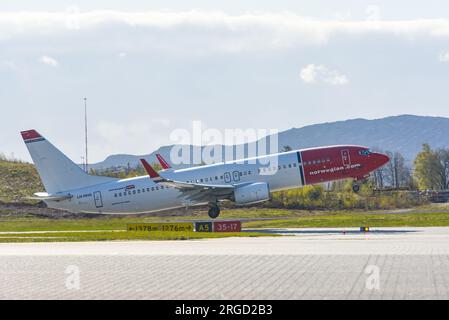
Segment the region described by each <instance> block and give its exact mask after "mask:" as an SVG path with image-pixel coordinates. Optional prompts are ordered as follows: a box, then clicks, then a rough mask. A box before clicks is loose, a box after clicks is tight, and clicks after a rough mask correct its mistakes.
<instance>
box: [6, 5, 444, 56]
mask: <svg viewBox="0 0 449 320" xmlns="http://www.w3.org/2000/svg"><path fill="white" fill-rule="evenodd" d="M367 13H368V14H369V16H368V19H367V20H359V21H357V20H343V21H342V20H338V19H328V20H318V19H311V18H306V17H303V16H299V15H297V14H292V13H288V12H286V13H248V14H240V15H231V14H226V13H223V12H210V11H182V12H171V11H163V12H159V11H147V12H123V11H105V10H103V11H100V10H99V11H88V12H79V11H77V10H71V11H70V10H69V11H64V12H31V11H30V12H2V13H0V43H2V42H4V41H8V40H10V39H22V38H24V40H27V39H28V37H29V36H32V37H33V40H34V41H38V40H39V39H41V38H44V39H49V38H51V39H52V40H53V42H57V41H59V40H61V39H63V40H65V41H70V40H72V38H70V39H69V38H68V37H73V38H79V39H82V41H84V42H87V41H90V42H89V43H88V45H86V46H84V47H83V46H80V48H78V47H75V48H74V50H83V49H82V48H88V49H89V50H92V49H94V48H102V47H104V44H105V42H104V39H107V40H108V41H107V43H108V46H109V47H110V46H112V47H114V46H115V47H114V49H116V50H117V52H122V50H123V49H126V50H127V51H126V52H129V51H130V50H133V49H135V50H137V49H136V48H138V49H139V50H148V49H157V50H163V51H172V52H180V51H183V52H181V53H184V52H186V51H187V52H200V53H204V52H210V51H221V52H223V51H224V52H238V51H256V50H263V49H273V48H276V49H284V48H289V47H294V46H304V45H321V44H324V43H327V41H328V40H329V39H331V38H332V37H334V36H341V35H349V36H351V35H357V36H359V35H370V34H372V35H379V34H387V35H394V36H401V37H404V38H406V39H415V38H419V37H449V20H448V19H415V20H388V21H387V20H378V19H379V18H380V10H378V8H377V7H369V10H368V11H367ZM122 31H124V32H126V34H127V38H129V39H128V40H127V41H124V40H123V38H121V37H115V36H114V35H117V34H120V32H122ZM136 38H137V39H136ZM99 40H100V41H99ZM136 43H137V44H138V45H136ZM132 44H134V45H132ZM109 49H110V48H107V49H104V50H109ZM128 49H129V50H128ZM86 50H87V49H86Z"/></svg>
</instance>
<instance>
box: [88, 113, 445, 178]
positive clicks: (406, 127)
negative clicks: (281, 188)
mask: <svg viewBox="0 0 449 320" xmlns="http://www.w3.org/2000/svg"><path fill="white" fill-rule="evenodd" d="M448 132H449V118H445V117H441V116H418V115H413V114H404V115H397V116H389V117H385V118H380V119H372V120H370V119H364V118H356V119H348V120H340V121H335V122H325V123H318V124H312V125H307V126H304V127H300V128H291V129H288V130H285V131H282V132H280V133H279V135H278V137H279V143H278V146H279V149H280V150H281V149H282V148H283V146H286V145H288V146H290V147H291V148H293V149H301V148H310V147H318V146H324V145H335V144H356V145H363V146H367V147H371V148H376V149H378V150H382V151H384V150H385V151H387V150H388V151H392V152H400V153H401V154H402V155H403V156H404V158H405V159H406V161H407V162H408V163H412V162H413V160H414V158H415V156H416V154H417V153H418V152H419V151H420V150H421V147H422V144H423V143H429V144H430V145H431V146H432V147H433V148H449V139H448V138H447V137H446V136H447V133H448ZM173 146H175V145H170V146H162V147H160V148H159V149H157V150H155V151H154V152H152V153H151V154H146V155H129V154H117V155H111V156H108V157H107V158H106V159H105V160H104V161H102V162H98V163H95V164H91V165H90V167H91V168H94V169H97V170H104V169H107V168H110V167H114V166H128V163H129V166H130V167H135V166H137V165H138V164H139V163H140V162H139V161H140V158H142V157H143V158H145V159H147V160H149V161H151V162H156V157H155V155H156V153H160V154H162V155H163V156H164V157H165V158H166V159H167V160H169V155H170V150H171V148H172V147H173ZM189 147H190V150H193V148H198V147H193V146H189ZM245 147H247V146H245ZM280 150H279V151H280ZM180 167H182V166H180ZM184 167H185V166H184Z"/></svg>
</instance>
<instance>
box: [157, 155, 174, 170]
mask: <svg viewBox="0 0 449 320" xmlns="http://www.w3.org/2000/svg"><path fill="white" fill-rule="evenodd" d="M156 158H157V160H158V161H159V163H160V164H161V166H162V169H164V170H167V169H171V166H170V165H169V164H168V162H167V161H165V159H164V158H163V157H162V156H161V155H160V154H159V153H158V154H156Z"/></svg>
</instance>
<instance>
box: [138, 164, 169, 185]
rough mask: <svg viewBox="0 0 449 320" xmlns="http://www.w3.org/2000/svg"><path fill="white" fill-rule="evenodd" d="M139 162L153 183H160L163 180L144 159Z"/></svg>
mask: <svg viewBox="0 0 449 320" xmlns="http://www.w3.org/2000/svg"><path fill="white" fill-rule="evenodd" d="M140 162H142V165H143V167H144V168H145V170H146V172H147V173H148V175H149V176H150V179H151V180H153V181H154V182H162V181H163V180H164V179H163V178H162V177H161V176H160V175H159V173H157V172H156V170H154V169H153V167H152V166H151V165H150V164H149V163H148V162H147V161H146V160H145V159H140Z"/></svg>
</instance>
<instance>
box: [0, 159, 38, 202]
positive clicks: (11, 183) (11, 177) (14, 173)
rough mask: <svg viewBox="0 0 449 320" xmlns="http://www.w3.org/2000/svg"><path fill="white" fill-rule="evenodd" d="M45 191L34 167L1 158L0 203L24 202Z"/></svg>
mask: <svg viewBox="0 0 449 320" xmlns="http://www.w3.org/2000/svg"><path fill="white" fill-rule="evenodd" d="M42 190H44V187H43V186H42V184H41V181H40V178H39V175H38V174H37V171H36V168H35V167H34V165H32V164H29V163H22V162H15V161H7V160H4V159H1V158H0V201H3V202H12V201H22V200H23V198H24V197H27V196H31V195H33V193H35V192H38V191H42Z"/></svg>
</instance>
